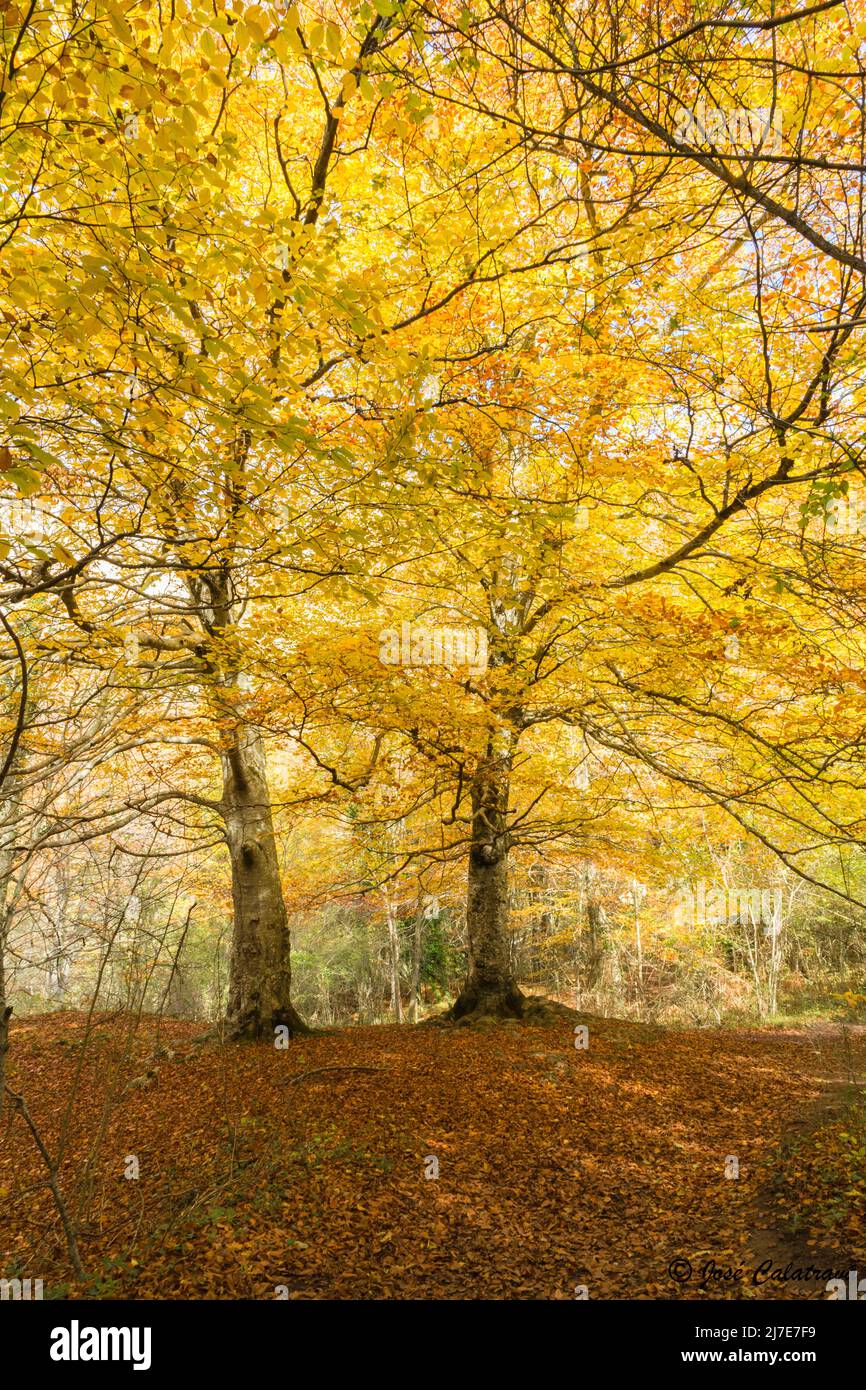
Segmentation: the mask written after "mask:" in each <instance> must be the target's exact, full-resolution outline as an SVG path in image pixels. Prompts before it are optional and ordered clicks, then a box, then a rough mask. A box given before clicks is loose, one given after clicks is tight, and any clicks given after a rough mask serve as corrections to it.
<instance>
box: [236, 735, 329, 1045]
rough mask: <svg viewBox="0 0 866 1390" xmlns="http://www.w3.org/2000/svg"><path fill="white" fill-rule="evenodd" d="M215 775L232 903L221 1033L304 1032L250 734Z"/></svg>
mask: <svg viewBox="0 0 866 1390" xmlns="http://www.w3.org/2000/svg"><path fill="white" fill-rule="evenodd" d="M222 771H223V796H222V815H223V820H224V822H225V830H226V839H227V842H228V848H229V856H230V859H231V871H232V901H233V905H234V932H233V936H232V951H231V967H230V972H229V995H228V1006H227V1009H226V1020H225V1021H226V1030H227V1033H228V1036H229V1037H231V1038H267V1039H273V1037H274V1030H275V1029H276V1028H277V1027H278V1026H280V1025H283V1026H285V1027H287V1028H288V1030H289V1035H290V1036H292V1035H294V1034H295V1033H306V1032H309V1029H308V1028H307V1026H306V1024H305V1023H304V1021H303V1019H302V1018H301V1017H300V1015H299V1014H298V1013H297V1011H296V1010H295V1008H294V1007H293V1005H292V1002H291V998H290V994H291V983H292V973H291V963H290V957H289V949H290V943H289V923H288V915H287V913H286V905H285V901H284V899H283V890H282V884H281V881H280V869H279V863H278V859H277V846H276V839H275V836H274V824H273V817H272V815H271V805H270V793H269V790H268V780H267V769H266V765H265V752H264V746H263V743H262V739H261V735H260V734H259V733H258V731H257V730H254V729H250V728H245V727H244V726H243V725H241V726H239V727H238V729H237V732H236V735H235V740H234V743H233V745H232V747H231V748H230V749H229V750H228V752H227V753H225V754H224V755H223V757H222Z"/></svg>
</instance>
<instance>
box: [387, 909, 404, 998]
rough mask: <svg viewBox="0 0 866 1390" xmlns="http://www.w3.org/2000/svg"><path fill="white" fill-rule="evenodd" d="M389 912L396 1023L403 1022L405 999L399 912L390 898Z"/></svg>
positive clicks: (389, 937)
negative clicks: (398, 921)
mask: <svg viewBox="0 0 866 1390" xmlns="http://www.w3.org/2000/svg"><path fill="white" fill-rule="evenodd" d="M387 914H388V958H389V963H390V971H391V1009H392V1011H393V1014H394V1021H395V1022H396V1023H402V1022H403V1000H402V999H401V997H400V933H399V931H398V929H397V914H396V909H395V907H394V904H393V903H392V902H391V901H390V900H389V901H388V905H387Z"/></svg>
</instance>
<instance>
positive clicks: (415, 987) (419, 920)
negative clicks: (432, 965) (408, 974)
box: [409, 903, 424, 1023]
mask: <svg viewBox="0 0 866 1390" xmlns="http://www.w3.org/2000/svg"><path fill="white" fill-rule="evenodd" d="M423 923H424V909H423V907H422V906H421V904H420V903H419V904H418V910H417V911H416V913H415V921H414V924H413V929H412V988H411V992H410V995H409V1022H410V1023H417V1022H418V1005H419V1000H420V994H421V945H422V940H421V933H422V929H423Z"/></svg>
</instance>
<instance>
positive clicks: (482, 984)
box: [450, 736, 524, 1019]
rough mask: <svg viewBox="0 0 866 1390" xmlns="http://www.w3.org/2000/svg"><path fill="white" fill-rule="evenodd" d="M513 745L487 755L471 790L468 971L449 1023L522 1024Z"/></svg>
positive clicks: (493, 744)
mask: <svg viewBox="0 0 866 1390" xmlns="http://www.w3.org/2000/svg"><path fill="white" fill-rule="evenodd" d="M511 756H512V748H511V739H510V738H509V737H507V736H503V737H502V746H501V747H500V748H499V749H497V747H496V742H495V741H494V739H492V738H491V740H490V743H489V744H488V754H487V758H486V759H485V761H484V762H482V763H481V764H480V765H479V768H478V771H477V772H476V775H475V778H474V781H473V784H472V835H471V843H470V849H469V876H468V884H467V897H466V929H467V935H468V937H469V971H468V974H467V976H466V982H465V984H464V985H463V988H462V990H461V991H460V994H459V995H458V997H457V1000H456V1002H455V1003H454V1006H453V1008H452V1009H451V1011H450V1013H451V1017H452V1018H454V1019H458V1018H462V1017H464V1015H466V1014H470V1013H476V1014H491V1015H494V1016H497V1017H507V1016H511V1017H516V1018H519V1017H520V1016H521V1014H522V1013H523V1005H524V998H523V995H522V994H521V992H520V990H519V989H518V988H517V984H516V982H515V980H514V977H513V975H512V973H511V966H510V964H509V949H508V850H509V838H508V792H509V783H510V775H511Z"/></svg>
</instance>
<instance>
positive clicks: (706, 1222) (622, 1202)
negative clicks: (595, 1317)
mask: <svg viewBox="0 0 866 1390" xmlns="http://www.w3.org/2000/svg"><path fill="white" fill-rule="evenodd" d="M575 1017H576V1018H579V1019H580V1021H581V1022H583V1023H585V1024H586V1025H587V1026H588V1029H589V1034H588V1041H589V1046H588V1048H586V1049H582V1048H581V1049H578V1048H576V1047H575V1035H574V1018H575ZM201 1031H202V1030H201V1025H195V1024H189V1023H178V1022H167V1021H163V1022H162V1023H158V1021H157V1020H151V1019H144V1020H139V1021H135V1020H131V1019H129V1018H127V1017H126V1016H123V1015H120V1016H106V1015H103V1016H97V1017H95V1018H94V1019H92V1020H91V1021H90V1024H89V1025H88V1023H87V1020H86V1018H85V1016H84V1015H82V1014H75V1013H55V1014H51V1015H43V1016H40V1017H29V1018H25V1019H22V1020H18V1021H13V1027H12V1032H11V1040H10V1054H9V1075H8V1078H7V1081H8V1084H9V1086H10V1087H11V1088H12V1089H13V1090H14V1091H15V1092H18V1093H21V1094H22V1095H23V1096H24V1097H25V1099H26V1102H27V1105H28V1107H29V1110H30V1113H31V1115H32V1117H33V1120H34V1122H35V1124H36V1125H37V1127H38V1129H39V1131H40V1134H41V1136H42V1138H43V1140H44V1143H45V1145H46V1147H47V1150H48V1153H49V1155H50V1157H51V1158H52V1160H55V1161H56V1160H57V1159H59V1165H58V1166H59V1187H60V1190H61V1192H62V1194H63V1196H64V1200H65V1205H66V1208H67V1214H68V1216H69V1219H70V1221H71V1223H72V1224H73V1226H74V1228H75V1229H76V1230H77V1232H78V1243H79V1247H80V1255H81V1261H82V1264H83V1266H84V1269H85V1271H86V1273H87V1276H88V1278H87V1281H86V1282H85V1283H82V1282H81V1281H80V1280H76V1279H75V1278H73V1277H72V1276H71V1275H70V1272H69V1260H68V1256H67V1251H66V1245H65V1243H64V1238H63V1233H62V1229H61V1225H60V1222H59V1220H58V1217H57V1212H56V1209H55V1205H54V1201H53V1199H52V1195H51V1191H50V1188H49V1184H48V1181H47V1172H46V1167H45V1163H44V1161H43V1159H42V1158H41V1157H40V1155H39V1153H38V1151H37V1148H36V1146H35V1143H34V1141H33V1139H32V1137H31V1135H30V1133H29V1131H28V1130H27V1127H26V1125H25V1123H24V1119H23V1117H22V1116H21V1115H20V1114H19V1113H16V1112H15V1110H14V1107H13V1106H9V1105H7V1110H6V1112H5V1114H4V1116H3V1118H2V1120H0V1275H2V1276H6V1277H11V1276H13V1275H16V1274H17V1275H19V1276H20V1277H27V1276H30V1277H31V1278H42V1279H44V1281H45V1296H46V1297H49V1296H56V1297H88V1296H89V1297H100V1298H111V1297H131V1298H185V1299H189V1298H275V1297H288V1298H292V1299H298V1298H300V1299H308V1298H325V1299H329V1298H335V1299H353V1298H413V1297H414V1298H425V1299H430V1298H433V1299H443V1298H445V1299H448V1298H482V1299H485V1298H486V1299H501V1298H505V1299H512V1298H540V1299H573V1298H575V1297H582V1296H589V1297H590V1298H643V1299H682V1298H690V1299H700V1298H725V1297H735V1298H755V1299H767V1298H770V1299H773V1298H802V1297H810V1298H826V1297H827V1293H826V1281H827V1278H828V1277H829V1274H830V1271H832V1272H833V1273H835V1272H837V1271H841V1272H842V1273H843V1274H844V1275H847V1272H848V1271H849V1270H851V1269H855V1268H858V1263H859V1269H860V1271H861V1274H863V1275H866V1137H864V1128H866V1127H864V1113H866V1112H864V1108H863V1098H864V1089H863V1088H864V1078H866V1036H864V1035H866V1029H863V1028H860V1029H843V1028H841V1027H839V1026H838V1025H829V1024H828V1025H816V1026H811V1027H804V1028H802V1029H799V1028H798V1029H795V1028H787V1029H784V1030H781V1029H749V1030H747V1031H728V1030H723V1029H718V1030H699V1031H698V1030H696V1031H679V1030H677V1031H674V1030H670V1029H661V1028H656V1027H650V1026H644V1025H640V1024H636V1023H626V1022H621V1021H616V1020H610V1019H596V1018H588V1017H585V1016H573V1017H572V1018H570V1019H569V1018H567V1017H565V1016H560V1017H558V1018H556V1019H555V1021H553V1022H548V1024H547V1025H546V1026H543V1025H541V1024H538V1025H535V1026H532V1025H529V1026H527V1025H524V1024H512V1025H505V1026H490V1027H481V1028H476V1027H472V1028H461V1027H426V1026H422V1027H419V1028H410V1027H404V1028H397V1027H393V1026H382V1027H376V1028H352V1029H347V1030H344V1031H339V1032H334V1033H329V1034H321V1035H316V1036H312V1037H309V1038H303V1039H300V1040H297V1039H296V1040H294V1041H292V1042H291V1043H289V1045H288V1046H287V1047H286V1048H285V1049H283V1050H281V1049H278V1048H276V1047H273V1046H266V1045H264V1044H261V1045H241V1046H223V1045H221V1044H220V1043H219V1042H218V1041H205V1042H201V1041H196V1039H197V1038H198V1037H200V1035H201ZM85 1038H86V1046H84V1045H83V1044H84V1042H85ZM134 1160H137V1163H136V1162H135V1161H134ZM732 1160H736V1163H737V1164H738V1166H739V1176H738V1177H733V1176H726V1169H727V1172H729V1173H731V1172H733V1171H734V1167H735V1165H734V1163H733V1161H732ZM437 1170H438V1176H434V1174H435V1173H436V1172H437ZM136 1171H137V1174H138V1176H134V1174H135V1172H136ZM686 1262H687V1263H686ZM810 1263H811V1264H812V1265H813V1266H817V1267H818V1268H819V1269H820V1275H819V1277H817V1278H808V1279H806V1278H804V1277H803V1275H804V1273H805V1267H806V1266H807V1265H809V1264H810ZM688 1267H690V1269H691V1273H689V1272H688ZM756 1269H757V1270H758V1271H759V1273H758V1274H757V1275H756V1274H755V1273H754V1271H755V1270H756ZM725 1271H731V1274H730V1276H729V1277H727V1278H724V1277H723V1274H724V1272H725ZM761 1271H763V1272H761Z"/></svg>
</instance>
